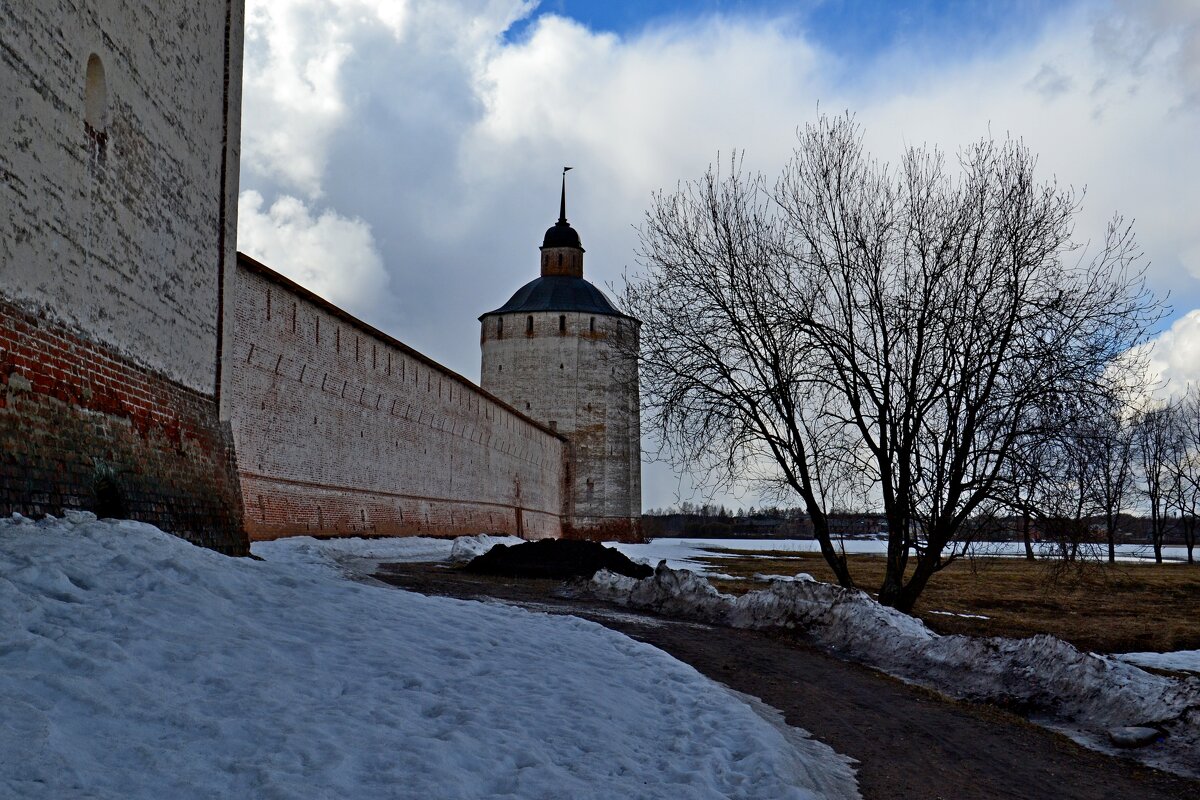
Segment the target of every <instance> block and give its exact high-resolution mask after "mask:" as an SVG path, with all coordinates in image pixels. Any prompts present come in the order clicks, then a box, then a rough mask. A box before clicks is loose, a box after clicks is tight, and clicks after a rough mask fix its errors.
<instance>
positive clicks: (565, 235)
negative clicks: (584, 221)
mask: <svg viewBox="0 0 1200 800" xmlns="http://www.w3.org/2000/svg"><path fill="white" fill-rule="evenodd" d="M542 247H543V248H545V247H578V248H579V249H580V250H582V249H583V243H582V242H580V241H579V234H578V233H576V232H575V229H574V228H572V227H571V225H570V223H568V222H567V221H566V220H565V219H560V220H559V221H558V222H557V223H555V224H554V225H551V226H550V227H549V229H547V231H546V238H544V239H543V240H542Z"/></svg>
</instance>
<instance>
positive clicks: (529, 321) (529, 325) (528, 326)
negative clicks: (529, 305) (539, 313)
mask: <svg viewBox="0 0 1200 800" xmlns="http://www.w3.org/2000/svg"><path fill="white" fill-rule="evenodd" d="M525 332H526V333H533V316H532V315H530V316H528V317H526V318H525Z"/></svg>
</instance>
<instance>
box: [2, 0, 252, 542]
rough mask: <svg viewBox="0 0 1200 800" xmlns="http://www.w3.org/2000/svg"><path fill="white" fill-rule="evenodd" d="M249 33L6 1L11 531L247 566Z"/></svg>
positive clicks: (103, 4)
mask: <svg viewBox="0 0 1200 800" xmlns="http://www.w3.org/2000/svg"><path fill="white" fill-rule="evenodd" d="M242 15H243V2H242V0H219V1H218V2H215V3H203V4H185V5H180V4H153V3H143V2H135V0H6V2H3V3H0V32H2V35H0V39H2V40H3V41H2V44H3V46H2V47H0V109H2V110H0V209H3V212H0V220H2V221H3V224H0V514H8V513H11V512H19V513H22V514H29V515H35V516H36V515H41V514H55V515H58V514H61V513H63V511H64V510H69V509H89V510H94V511H97V512H98V513H101V514H109V515H119V516H127V517H131V518H133V519H140V520H145V521H147V522H151V523H154V524H155V525H158V526H160V527H161V528H163V529H164V530H167V531H171V532H173V533H176V534H179V535H181V536H183V537H185V538H187V539H189V540H191V541H193V542H195V543H197V544H202V545H206V546H210V547H214V548H216V549H219V550H222V551H224V552H228V553H245V552H247V541H246V537H245V534H244V533H243V531H242V530H241V505H240V500H241V495H240V491H239V490H238V487H237V476H236V471H235V469H234V464H233V456H232V451H231V436H230V434H229V431H228V428H227V427H225V426H223V425H222V424H221V423H220V420H219V413H218V400H217V397H216V394H217V373H218V362H219V356H218V351H219V348H220V334H219V327H220V316H221V308H220V306H221V303H220V286H221V283H222V270H223V269H224V265H225V264H227V263H230V262H231V260H232V255H233V249H232V245H233V242H234V239H235V237H234V231H235V230H236V197H237V176H238V145H237V135H238V125H239V123H238V118H239V115H240V96H241V51H242ZM93 57H94V58H93Z"/></svg>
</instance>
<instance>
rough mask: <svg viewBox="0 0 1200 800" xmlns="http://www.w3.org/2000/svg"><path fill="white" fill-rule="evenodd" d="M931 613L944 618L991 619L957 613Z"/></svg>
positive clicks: (978, 615) (979, 615)
mask: <svg viewBox="0 0 1200 800" xmlns="http://www.w3.org/2000/svg"><path fill="white" fill-rule="evenodd" d="M929 613H930V614H937V615H938V616H942V617H961V618H962V619H991V617H987V616H984V615H983V614H960V613H958V612H957V611H930V612H929Z"/></svg>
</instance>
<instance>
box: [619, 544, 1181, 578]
mask: <svg viewBox="0 0 1200 800" xmlns="http://www.w3.org/2000/svg"><path fill="white" fill-rule="evenodd" d="M607 544H608V546H609V547H615V548H616V549H618V550H620V551H621V552H622V553H624V554H625V555H627V556H628V557H629V558H631V559H634V560H635V561H641V562H642V563H644V564H649V565H650V566H654V565H655V564H658V563H659V562H660V561H666V562H667V566H668V567H670V568H671V569H690V570H692V571H693V572H699V573H700V574H707V570H708V567H706V565H705V564H704V563H703V562H701V561H700V560H699V559H701V558H722V557H734V556H736V557H739V558H744V557H746V554H747V553H748V552H750V551H777V552H784V553H819V552H821V546H820V544H818V543H817V541H816V540H815V539H669V538H660V539H654V540H652V541H650V542H648V543H646V544H624V543H615V542H613V543H607ZM834 547H836V548H838V549H840V550H844V551H845V552H846V553H851V554H854V553H865V554H883V553H886V552H887V542H886V541H879V540H876V539H842V540H838V541H835V542H834ZM1034 548H1035V549H1036V550H1037V551H1038V552H1042V553H1044V554H1045V555H1047V556H1051V555H1053V554H1054V545H1052V544H1035V545H1034ZM714 550H715V551H718V552H713V551H714ZM1105 553H1107V550H1105ZM971 555H973V556H976V557H980V558H982V557H993V556H995V557H1023V556H1024V555H1025V545H1024V544H1023V543H1022V542H978V543H976V544H974V545H972V548H971ZM1153 559H1154V550H1153V549H1152V548H1151V547H1150V545H1140V544H1121V545H1117V560H1118V561H1126V562H1145V561H1153ZM1163 560H1164V561H1166V562H1170V563H1182V562H1184V561H1186V560H1187V550H1186V549H1185V548H1183V547H1182V546H1177V545H1168V546H1166V547H1164V548H1163Z"/></svg>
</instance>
